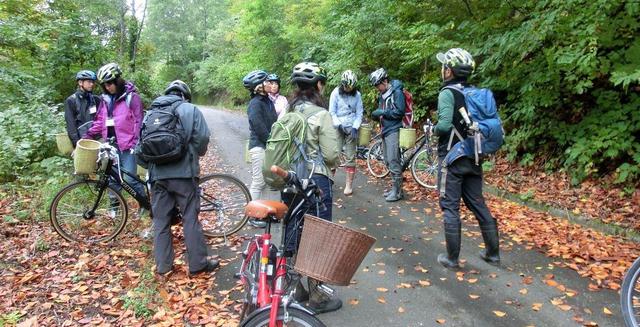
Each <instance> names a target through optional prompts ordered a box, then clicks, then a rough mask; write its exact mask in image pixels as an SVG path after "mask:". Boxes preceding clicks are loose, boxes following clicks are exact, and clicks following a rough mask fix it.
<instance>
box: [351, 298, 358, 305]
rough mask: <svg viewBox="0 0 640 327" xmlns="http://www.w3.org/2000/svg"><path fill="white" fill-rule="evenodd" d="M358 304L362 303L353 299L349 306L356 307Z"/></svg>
mask: <svg viewBox="0 0 640 327" xmlns="http://www.w3.org/2000/svg"><path fill="white" fill-rule="evenodd" d="M358 303H360V301H359V300H358V299H351V300H349V304H351V305H353V306H356V305H358Z"/></svg>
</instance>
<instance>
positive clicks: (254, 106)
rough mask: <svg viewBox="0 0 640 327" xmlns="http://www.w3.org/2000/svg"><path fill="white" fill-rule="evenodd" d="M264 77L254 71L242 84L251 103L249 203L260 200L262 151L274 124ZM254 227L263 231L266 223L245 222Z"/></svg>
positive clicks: (275, 117)
mask: <svg viewBox="0 0 640 327" xmlns="http://www.w3.org/2000/svg"><path fill="white" fill-rule="evenodd" d="M266 81H267V73H266V72H265V71H263V70H254V71H252V72H250V73H248V74H247V75H246V76H245V77H244V78H243V79H242V84H243V85H244V87H245V88H246V89H247V90H249V93H250V96H251V100H249V107H248V108H247V116H248V118H249V134H250V135H249V154H250V156H251V186H250V187H249V192H250V193H251V199H252V200H259V199H262V196H263V192H264V191H265V189H266V186H267V184H266V183H265V181H264V176H263V175H262V166H263V165H264V156H265V153H264V149H265V147H266V144H267V139H268V138H269V133H271V125H273V123H275V122H276V120H278V114H277V113H276V110H275V107H274V104H273V102H272V101H271V100H270V99H269V96H268V95H267V89H268V87H267V83H266ZM249 224H251V225H252V226H254V227H259V228H263V227H266V226H267V223H266V222H265V221H262V220H256V219H252V220H250V221H249Z"/></svg>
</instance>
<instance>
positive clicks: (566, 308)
mask: <svg viewBox="0 0 640 327" xmlns="http://www.w3.org/2000/svg"><path fill="white" fill-rule="evenodd" d="M558 308H559V309H560V310H562V311H569V310H571V306H570V305H568V304H561V305H559V306H558Z"/></svg>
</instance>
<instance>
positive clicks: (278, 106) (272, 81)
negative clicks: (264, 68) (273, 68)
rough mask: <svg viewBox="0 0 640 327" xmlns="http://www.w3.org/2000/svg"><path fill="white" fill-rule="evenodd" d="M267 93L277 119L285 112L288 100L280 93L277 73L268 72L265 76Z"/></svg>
mask: <svg viewBox="0 0 640 327" xmlns="http://www.w3.org/2000/svg"><path fill="white" fill-rule="evenodd" d="M267 93H268V94H269V99H270V100H271V101H272V102H273V106H274V108H275V110H276V113H277V114H278V119H280V118H282V116H284V114H285V113H286V112H287V107H288V106H289V102H288V101H287V98H286V97H284V96H283V95H280V77H278V75H276V74H269V76H267Z"/></svg>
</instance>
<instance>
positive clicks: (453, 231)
mask: <svg viewBox="0 0 640 327" xmlns="http://www.w3.org/2000/svg"><path fill="white" fill-rule="evenodd" d="M461 228H462V224H460V223H458V224H446V223H445V224H444V238H445V241H446V242H447V253H441V254H439V255H438V262H439V263H440V264H441V265H443V266H445V267H446V268H459V267H460V265H459V264H458V257H459V256H460V242H461V241H462V240H461V238H460V229H461Z"/></svg>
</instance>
